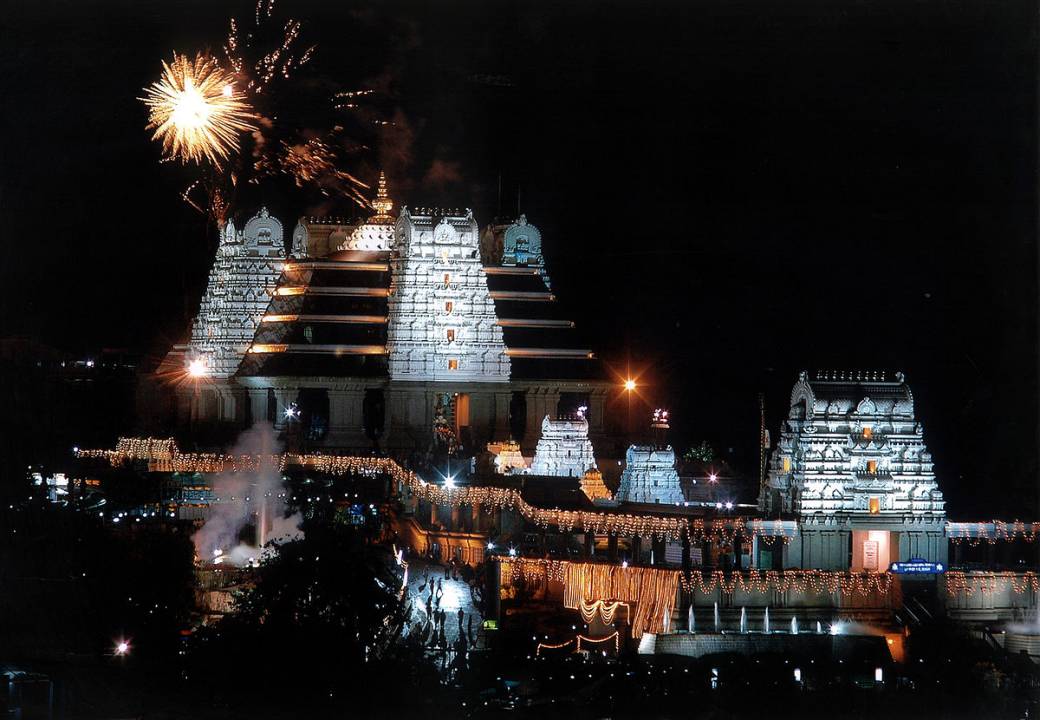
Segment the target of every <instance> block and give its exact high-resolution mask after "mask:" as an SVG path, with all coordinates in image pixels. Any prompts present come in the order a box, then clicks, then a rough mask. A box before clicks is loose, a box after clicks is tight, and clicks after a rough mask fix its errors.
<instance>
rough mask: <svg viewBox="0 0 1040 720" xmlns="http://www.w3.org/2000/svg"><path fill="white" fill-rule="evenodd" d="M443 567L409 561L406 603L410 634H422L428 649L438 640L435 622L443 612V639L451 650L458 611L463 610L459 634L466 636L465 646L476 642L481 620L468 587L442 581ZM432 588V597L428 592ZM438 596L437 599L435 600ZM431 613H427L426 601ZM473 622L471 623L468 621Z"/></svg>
mask: <svg viewBox="0 0 1040 720" xmlns="http://www.w3.org/2000/svg"><path fill="white" fill-rule="evenodd" d="M444 569H445V567H444V566H443V565H440V564H437V563H434V562H430V561H428V560H422V559H412V560H409V561H408V599H409V600H410V601H411V602H412V628H411V632H421V633H423V640H424V642H425V643H426V644H428V645H430V646H431V647H433V646H435V645H436V644H437V641H438V639H439V638H440V635H441V633H440V627H439V625H437V623H436V622H435V618H434V617H431V615H436V611H437V610H438V609H440V610H443V611H444V628H443V629H444V638H445V639H446V640H447V642H448V645H449V646H454V645H455V643H456V642H457V641H458V638H459V628H460V625H459V610H462V612H463V615H462V618H461V619H462V625H461V628H462V630H463V631H464V632H465V633H466V635H467V640H468V643H467V644H468V646H469V647H470V648H472V647H473V645H474V643H475V642H476V641H477V636H478V631H479V629H480V624H481V623H482V622H483V617H482V616H481V615H480V611H479V610H478V608H477V607H476V605H475V604H474V600H473V595H472V592H471V590H470V586H469V585H468V584H466V583H465V582H464V581H463V580H461V579H459V580H453V579H452V578H451V577H450V576H449V577H448V578H447V579H445V577H444ZM431 587H432V588H433V591H434V593H433V597H432V599H431V598H430V590H431ZM438 596H439V597H438ZM428 599H429V600H430V603H429V608H430V611H431V612H430V613H429V614H428V613H427V600H428ZM471 618H472V623H471V622H470V619H471Z"/></svg>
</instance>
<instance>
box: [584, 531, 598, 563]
mask: <svg viewBox="0 0 1040 720" xmlns="http://www.w3.org/2000/svg"><path fill="white" fill-rule="evenodd" d="M595 539H596V537H595V535H593V534H592V533H591V532H586V533H585V559H586V560H588V559H589V558H590V557H592V556H593V555H594V554H595V548H596V545H595Z"/></svg>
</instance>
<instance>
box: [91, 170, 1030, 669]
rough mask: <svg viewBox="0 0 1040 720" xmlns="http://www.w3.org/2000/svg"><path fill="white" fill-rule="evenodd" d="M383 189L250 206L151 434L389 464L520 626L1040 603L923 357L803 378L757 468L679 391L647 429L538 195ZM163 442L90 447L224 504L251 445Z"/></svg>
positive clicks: (663, 648) (965, 613) (876, 623)
mask: <svg viewBox="0 0 1040 720" xmlns="http://www.w3.org/2000/svg"><path fill="white" fill-rule="evenodd" d="M372 208H373V210H374V212H373V213H372V214H371V215H369V216H368V217H365V218H362V219H360V220H348V219H344V218H332V217H321V218H317V217H305V218H301V219H299V221H298V222H297V223H296V225H295V227H294V229H293V231H292V233H291V237H290V238H289V239H288V242H287V238H286V235H285V231H284V227H283V225H282V223H281V221H279V220H278V219H277V218H275V217H273V216H271V215H270V213H268V212H267V211H266V210H264V209H261V210H259V211H258V212H257V213H256V214H255V215H254V216H253V217H252V218H250V219H249V220H248V221H246V222H245V223H244V224H243V225H242V227H241V228H239V227H237V226H236V225H235V224H233V223H232V222H228V223H227V224H226V226H225V227H224V228H223V230H222V232H221V236H220V243H219V247H218V248H217V252H216V258H215V260H214V263H213V266H212V271H211V272H210V275H209V282H208V286H207V288H206V291H205V294H204V296H203V297H202V300H201V303H200V305H199V311H198V314H197V316H196V318H195V321H194V323H193V324H192V326H191V329H190V335H187V336H186V338H185V340H186V342H184V343H183V344H178V345H176V346H174V347H173V348H172V349H171V350H170V351H169V353H168V354H167V355H166V357H165V358H164V360H163V361H162V363H161V365H160V366H159V367H158V369H157V370H156V372H155V373H154V374H153V375H151V376H150V378H149V381H150V392H149V393H148V394H146V395H145V396H144V397H145V398H146V402H147V404H148V407H147V409H146V411H144V412H143V413H142V415H143V417H145V418H147V420H148V422H150V423H151V424H152V425H151V427H150V428H147V429H148V430H149V431H150V434H152V435H155V436H156V437H163V438H165V437H170V436H176V437H178V438H187V439H188V442H192V439H193V438H196V437H198V436H200V435H201V434H203V433H204V432H205V431H207V430H212V429H214V428H225V429H229V430H230V431H232V432H230V434H229V437H231V438H233V437H234V435H235V433H237V432H239V431H241V430H243V429H246V428H249V427H250V426H253V425H256V424H258V423H270V425H271V426H272V427H273V430H274V432H275V433H276V434H277V435H278V438H279V442H281V443H282V445H283V447H284V448H285V450H286V451H287V452H286V453H285V455H284V456H283V460H282V469H283V471H285V472H288V470H287V469H286V468H291V467H296V470H294V472H299V473H305V474H307V476H308V480H307V481H308V482H312V483H315V484H316V485H315V486H320V485H321V483H323V482H327V483H332V482H333V479H335V478H339V477H343V476H347V477H357V478H363V479H371V478H382V479H383V481H384V483H385V484H384V485H383V486H382V487H383V488H384V491H385V494H386V497H385V502H387V503H388V504H392V506H393V507H394V512H395V513H396V517H397V523H398V524H397V528H396V531H397V533H398V534H399V535H398V536H399V539H400V542H401V543H402V545H403V546H404V547H406V548H407V549H408V550H409V551H410V552H413V553H415V554H417V555H421V556H424V557H427V558H434V559H437V560H440V561H442V562H454V563H458V564H462V565H468V566H471V567H474V568H482V569H483V572H485V573H486V577H487V583H488V585H487V587H488V593H489V594H490V597H493V598H494V601H493V603H492V604H491V606H490V607H489V608H488V610H487V612H488V616H489V617H493V618H495V620H496V622H497V621H499V620H501V622H502V623H503V624H505V625H508V623H509V622H510V621H509V617H510V616H511V615H512V614H515V613H522V612H526V610H525V609H524V608H525V607H526V606H525V603H534V604H535V605H536V606H537V607H539V608H544V607H546V606H550V607H556V608H558V610H559V611H560V612H572V611H578V612H579V613H580V614H581V617H582V618H583V619H584V620H585V624H586V626H587V628H588V632H590V633H596V632H598V633H600V634H602V635H603V637H611V638H614V639H617V638H624V639H625V640H626V642H631V643H632V644H633V648H634V647H635V646H636V645H638V648H639V651H640V652H673V653H679V654H690V655H698V654H703V653H705V652H708V651H709V650H711V651H713V652H717V651H720V648H721V649H722V650H724V651H727V652H729V651H732V652H744V651H747V652H751V651H752V650H753V651H756V652H757V651H761V650H763V649H766V650H768V649H769V647H772V646H771V645H769V644H770V643H774V644H775V643H778V642H782V641H783V642H794V641H793V640H792V639H791V637H790V636H793V635H795V634H799V627H801V628H803V631H802V633H803V634H804V633H810V634H811V633H813V632H815V633H816V634H817V635H820V636H821V637H823V636H828V635H834V634H835V631H836V630H837V629H840V628H841V627H842V626H843V625H845V624H847V623H849V622H855V623H866V624H869V625H870V626H871V627H872V628H874V635H875V636H876V637H879V638H887V639H888V645H889V646H890V647H891V649H892V652H893V653H896V652H898V648H899V643H900V642H901V640H900V637H902V636H903V635H904V634H905V633H906V632H908V631H909V630H908V629H909V628H910V627H912V626H913V625H914V623H920V622H921V618H922V617H932V616H945V617H948V618H951V619H953V620H956V621H958V622H964V623H967V624H969V625H971V624H973V623H974V624H983V623H993V622H1010V621H1013V620H1017V619H1022V618H1025V617H1029V616H1031V614H1033V615H1035V613H1036V611H1037V606H1038V602H1037V592H1038V589H1040V583H1038V582H1037V576H1036V574H1035V573H1033V572H1031V571H1024V570H1021V568H1019V569H1016V570H1011V569H1005V568H1008V567H1009V563H1010V560H1001V557H1003V556H1001V555H999V554H998V553H996V551H995V550H994V549H993V548H994V546H996V545H997V544H998V543H1008V544H1010V543H1013V542H1015V541H1016V540H1021V539H1026V540H1029V541H1030V542H1031V541H1032V540H1033V539H1034V537H1035V536H1036V532H1037V530H1038V529H1040V528H1038V527H1037V526H1036V525H1035V524H1034V525H1030V526H1027V525H1023V524H1021V523H1017V524H1016V523H1013V522H1012V523H1002V522H1000V521H993V522H986V523H982V522H953V521H950V520H949V519H948V518H947V517H946V509H945V502H944V498H943V493H942V490H941V489H940V478H937V477H936V473H935V469H934V464H933V459H932V456H931V454H930V452H929V450H928V447H927V436H926V432H925V425H924V420H925V419H924V418H922V417H920V416H919V413H918V411H917V409H916V408H915V403H914V395H913V392H912V390H911V387H910V385H909V384H908V382H907V379H906V377H905V376H904V375H903V374H902V373H900V372H896V373H886V372H879V371H854V370H853V371H848V370H846V371H822V372H814V373H809V372H802V373H800V374H799V375H798V376H797V378H792V380H793V388H792V390H791V394H790V398H789V404H788V405H787V407H786V408H785V415H786V417H785V419H784V420H783V423H782V426H781V427H780V428H779V434H778V435H776V438H777V442H776V443H775V446H773V447H768V442H763V447H762V452H763V456H762V457H763V462H764V465H763V468H762V469H763V471H762V473H761V477H759V478H755V481H754V482H753V487H751V488H750V489H749V490H750V491H749V492H744V491H742V490H741V488H740V487H738V486H737V485H735V484H733V483H732V482H731V481H730V480H728V479H725V478H724V479H722V480H719V479H718V478H717V477H716V476H715V474H714V473H711V474H710V476H709V475H708V474H705V473H700V472H699V471H696V470H691V469H690V467H689V466H688V464H685V463H684V462H683V461H682V460H681V459H680V456H679V454H678V453H677V452H676V449H675V448H674V447H673V446H672V444H671V441H670V439H669V432H670V428H669V418H668V413H667V411H665V410H656V411H655V412H654V413H653V416H652V418H649V420H650V422H649V424H648V428H647V430H648V433H646V434H645V435H644V434H643V433H640V434H639V437H638V438H637V437H635V436H632V435H626V433H625V432H624V431H623V429H622V425H621V423H619V422H618V418H617V417H616V415H617V414H618V413H617V412H616V411H612V410H611V400H612V399H616V398H617V397H618V395H619V388H618V387H616V385H617V383H616V382H615V381H612V380H610V379H609V378H608V376H607V374H606V373H604V370H603V368H602V367H601V365H600V361H599V359H598V358H597V355H596V352H595V348H594V347H593V346H592V345H591V344H590V343H587V342H585V341H584V340H583V339H582V337H581V336H580V335H579V332H578V328H577V327H576V326H575V323H574V322H572V321H571V319H569V318H568V317H567V316H566V315H565V314H564V313H562V312H561V310H560V306H559V305H558V303H557V298H556V295H555V291H554V290H553V289H552V284H551V281H550V278H549V273H548V269H547V267H546V263H545V259H544V257H543V252H542V238H541V234H540V232H539V230H538V229H537V227H535V225H533V224H532V223H531V222H529V221H528V219H527V218H526V217H524V216H523V215H521V216H520V217H518V218H516V220H515V221H511V222H506V223H497V224H492V225H488V226H485V227H483V228H482V227H481V226H480V224H479V223H478V221H477V219H476V218H475V217H474V215H473V213H472V212H471V211H469V210H457V209H432V208H422V207H401V208H400V210H399V212H395V204H394V202H393V201H392V200H391V197H390V191H389V188H388V186H387V183H386V181H385V179H384V178H382V177H381V178H380V182H379V186H378V191H377V193H376V196H375V197H374V199H373V200H372ZM646 437H649V438H651V439H650V440H649V441H647V440H646ZM765 437H766V434H765V432H764V430H763V438H765ZM162 442H163V443H164V444H162V445H161V447H162V448H164V449H163V451H162V453H161V457H160V454H156V452H155V451H154V448H155V447H160V445H157V444H156V441H155V440H148V441H144V440H141V441H128V442H127V444H126V445H125V446H123V447H121V448H117V449H116V450H115V451H104V452H98V453H95V454H94V455H91V457H106V458H108V459H110V460H111V461H112V462H113V463H115V462H116V461H117V460H118V461H121V462H128V461H132V462H147V464H148V465H147V467H148V469H149V470H151V471H155V472H167V473H173V474H172V476H171V478H170V480H169V482H168V487H170V488H172V491H171V492H170V494H169V495H168V496H167V498H166V500H165V501H164V502H165V503H166V507H165V508H164V510H165V511H166V512H167V513H169V514H170V516H171V517H174V516H176V517H180V518H182V519H184V520H185V521H191V522H205V515H206V512H207V511H206V507H207V506H208V502H209V501H208V500H206V497H205V483H206V481H205V477H206V475H207V474H211V473H218V472H226V471H228V469H229V468H231V469H233V470H234V471H236V472H237V471H238V470H237V468H241V467H247V466H248V465H249V463H248V462H246V461H243V459H242V458H235V457H233V456H230V455H221V454H220V453H219V452H216V453H210V454H207V453H205V452H201V453H199V452H196V453H184V454H179V451H178V450H176V444H175V443H173V441H166V440H163V441H162ZM171 443H172V444H171ZM228 445H229V443H228V444H225V446H224V448H223V449H225V450H226V449H227V448H228ZM170 448H173V449H172V450H171V449H170ZM195 449H196V450H206V449H207V448H205V447H199V446H196V448H195ZM243 462H245V465H243V464H242V463H243ZM178 483H180V485H183V488H190V490H191V493H189V494H190V497H191V502H190V503H187V502H182V501H181V499H180V498H182V497H187V495H185V493H183V492H181V493H178V491H177V487H179V486H178ZM330 502H331V497H330ZM188 505H190V507H187V506H188ZM261 534H262V533H261ZM258 544H262V543H259V542H258ZM1007 557H1010V555H1008V556H1007ZM622 606H624V607H625V608H626V612H625V613H624V614H623V616H621V615H617V616H616V613H615V611H616V610H617V609H618V608H619V607H622ZM697 618H701V620H700V621H699V622H700V625H699V626H698V620H697ZM771 623H772V624H771ZM779 627H782V628H785V629H786V628H789V630H785V632H787V636H786V637H787V639H786V640H784V638H782V637H780V635H782V633H781V634H777V633H774V632H773V630H772V629H771V628H774V629H775V628H779ZM973 627H974V625H973ZM752 631H754V632H758V633H759V635H758V636H755V639H754V642H751V640H748V639H747V638H745V640H740V639H739V638H740V637H742V636H748V637H750V636H751V634H752ZM611 633H613V634H611ZM778 638H779V639H778ZM798 642H800V643H803V644H804V643H808V642H810V641H809V640H805V639H803V640H799V641H798ZM812 642H820V643H822V642H824V640H823V639H820V640H818V641H812ZM828 642H829V641H828ZM742 643H743V644H742ZM749 643H750V644H749ZM763 643H765V644H764V645H763ZM616 644H618V646H619V647H620V640H619V641H618V643H616ZM749 648H750V649H749ZM1036 650H1037V654H1038V655H1040V645H1038V647H1037V648H1036ZM886 652H887V651H886Z"/></svg>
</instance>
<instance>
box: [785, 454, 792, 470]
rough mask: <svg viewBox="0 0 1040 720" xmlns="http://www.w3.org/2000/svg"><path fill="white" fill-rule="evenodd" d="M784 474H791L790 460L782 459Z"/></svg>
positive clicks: (787, 458)
mask: <svg viewBox="0 0 1040 720" xmlns="http://www.w3.org/2000/svg"><path fill="white" fill-rule="evenodd" d="M784 472H785V473H786V472H791V458H789V457H785V458H784Z"/></svg>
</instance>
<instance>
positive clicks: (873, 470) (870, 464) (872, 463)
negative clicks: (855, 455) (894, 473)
mask: <svg viewBox="0 0 1040 720" xmlns="http://www.w3.org/2000/svg"><path fill="white" fill-rule="evenodd" d="M867 472H868V473H870V474H871V475H877V460H867Z"/></svg>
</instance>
